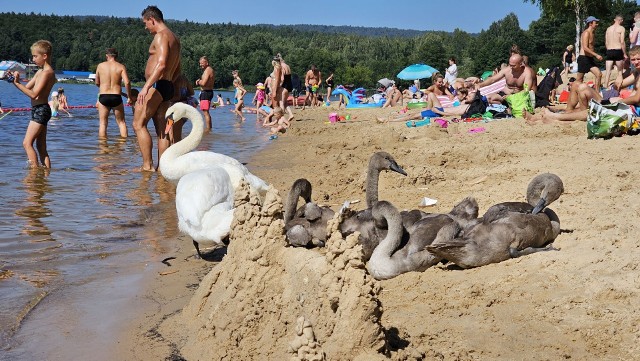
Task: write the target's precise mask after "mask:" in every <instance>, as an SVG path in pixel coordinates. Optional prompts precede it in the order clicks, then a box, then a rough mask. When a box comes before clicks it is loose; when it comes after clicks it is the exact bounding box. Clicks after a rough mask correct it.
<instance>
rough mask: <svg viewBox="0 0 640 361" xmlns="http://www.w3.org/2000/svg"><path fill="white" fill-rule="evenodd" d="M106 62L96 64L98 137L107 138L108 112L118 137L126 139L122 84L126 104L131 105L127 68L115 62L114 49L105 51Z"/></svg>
mask: <svg viewBox="0 0 640 361" xmlns="http://www.w3.org/2000/svg"><path fill="white" fill-rule="evenodd" d="M106 56H107V61H104V62H102V63H100V64H98V67H97V68H96V85H97V86H98V87H100V96H99V97H98V113H99V115H100V127H99V129H98V137H100V138H106V137H107V124H108V122H109V112H111V109H113V113H114V115H115V117H116V122H117V123H118V128H120V136H121V137H123V138H126V137H127V135H128V134H127V124H126V123H125V122H124V105H122V82H124V87H125V89H126V91H127V99H128V100H127V102H128V103H131V82H129V76H128V75H127V68H125V66H124V65H122V64H121V63H119V62H118V61H117V58H118V51H117V50H116V49H114V48H109V49H107V55H106Z"/></svg>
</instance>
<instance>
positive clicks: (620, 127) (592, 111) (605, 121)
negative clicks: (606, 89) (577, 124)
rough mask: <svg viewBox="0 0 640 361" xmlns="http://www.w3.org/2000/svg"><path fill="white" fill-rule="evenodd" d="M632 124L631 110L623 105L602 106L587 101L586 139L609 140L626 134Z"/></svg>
mask: <svg viewBox="0 0 640 361" xmlns="http://www.w3.org/2000/svg"><path fill="white" fill-rule="evenodd" d="M633 122H634V115H633V112H632V111H631V108H629V106H628V105H627V104H624V103H613V104H606V105H602V104H600V103H598V102H596V101H595V100H593V99H591V101H589V114H588V115H587V138H588V139H593V138H605V139H608V138H611V137H619V136H621V135H623V134H626V133H627V131H629V129H631V126H632V124H633Z"/></svg>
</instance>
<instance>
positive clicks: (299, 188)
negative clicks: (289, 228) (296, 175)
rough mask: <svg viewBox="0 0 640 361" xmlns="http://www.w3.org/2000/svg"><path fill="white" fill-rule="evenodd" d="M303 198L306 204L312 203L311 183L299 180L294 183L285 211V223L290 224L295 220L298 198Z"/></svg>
mask: <svg viewBox="0 0 640 361" xmlns="http://www.w3.org/2000/svg"><path fill="white" fill-rule="evenodd" d="M300 196H302V197H303V198H304V200H305V202H306V203H309V202H311V183H309V181H307V180H306V179H298V180H296V181H295V182H294V183H293V186H292V187H291V191H289V196H288V197H287V204H286V205H285V209H284V223H285V224H286V223H288V222H289V221H291V220H292V219H293V215H294V214H295V213H296V206H297V205H298V198H300Z"/></svg>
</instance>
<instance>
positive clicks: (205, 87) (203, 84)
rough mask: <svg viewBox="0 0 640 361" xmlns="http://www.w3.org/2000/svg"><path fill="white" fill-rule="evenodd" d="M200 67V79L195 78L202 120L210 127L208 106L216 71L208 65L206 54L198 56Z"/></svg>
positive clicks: (209, 105)
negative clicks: (198, 89) (198, 87)
mask: <svg viewBox="0 0 640 361" xmlns="http://www.w3.org/2000/svg"><path fill="white" fill-rule="evenodd" d="M199 64H200V69H202V70H204V72H202V76H201V77H200V79H198V80H196V85H199V86H200V110H202V114H204V121H205V123H206V125H207V129H211V114H209V108H211V99H213V81H214V79H215V76H216V73H215V71H214V70H213V68H212V67H211V66H209V59H208V58H207V57H206V56H203V57H201V58H200V62H199Z"/></svg>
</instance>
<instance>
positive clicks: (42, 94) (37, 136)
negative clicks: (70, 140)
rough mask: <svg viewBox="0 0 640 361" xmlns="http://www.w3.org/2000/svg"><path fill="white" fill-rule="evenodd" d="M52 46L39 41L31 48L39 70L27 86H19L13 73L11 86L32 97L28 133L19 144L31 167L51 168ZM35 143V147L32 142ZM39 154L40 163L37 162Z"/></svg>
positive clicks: (18, 77)
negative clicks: (50, 105)
mask: <svg viewBox="0 0 640 361" xmlns="http://www.w3.org/2000/svg"><path fill="white" fill-rule="evenodd" d="M51 50H52V47H51V43H50V42H49V41H47V40H38V41H36V42H35V43H33V45H31V57H32V60H33V62H34V63H35V64H36V65H37V66H38V67H39V68H40V69H39V70H38V71H37V72H36V74H35V75H34V76H33V78H32V79H31V80H29V82H28V83H27V85H22V84H21V83H20V73H19V72H17V71H16V72H14V73H13V77H14V79H13V85H15V86H16V88H18V89H19V90H20V91H21V92H23V93H24V94H25V95H27V96H28V97H29V98H31V121H30V122H29V126H28V127H27V133H26V134H25V136H24V140H23V141H22V146H23V147H24V150H25V151H26V152H27V159H28V160H29V165H30V166H31V167H37V166H38V165H39V164H42V165H44V166H45V167H46V168H51V159H50V158H49V153H48V152H47V123H48V122H49V119H51V107H49V92H51V88H53V84H55V82H56V77H55V74H54V72H53V68H52V67H51ZM34 142H35V143H36V148H37V150H38V151H37V152H36V148H34V147H33V143H34ZM38 155H39V156H40V162H38Z"/></svg>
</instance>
